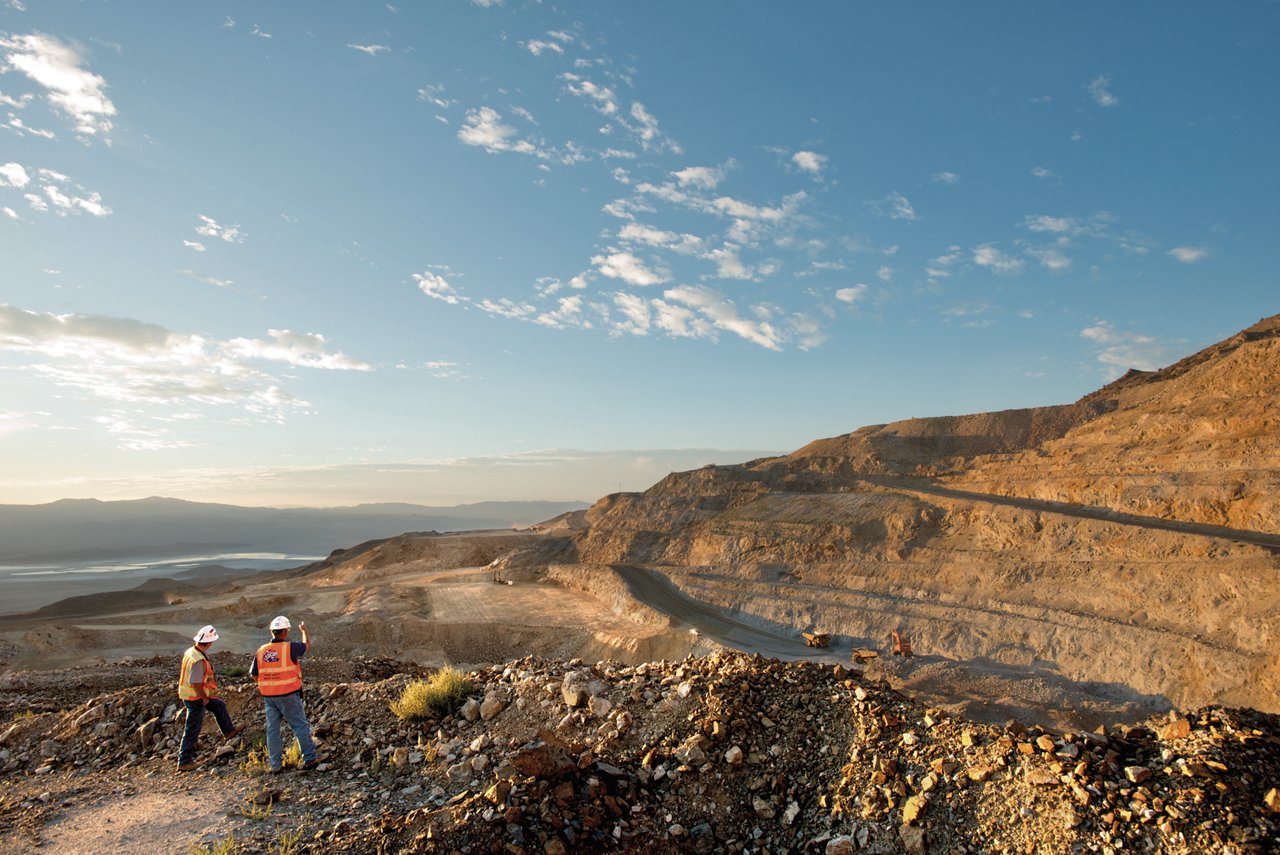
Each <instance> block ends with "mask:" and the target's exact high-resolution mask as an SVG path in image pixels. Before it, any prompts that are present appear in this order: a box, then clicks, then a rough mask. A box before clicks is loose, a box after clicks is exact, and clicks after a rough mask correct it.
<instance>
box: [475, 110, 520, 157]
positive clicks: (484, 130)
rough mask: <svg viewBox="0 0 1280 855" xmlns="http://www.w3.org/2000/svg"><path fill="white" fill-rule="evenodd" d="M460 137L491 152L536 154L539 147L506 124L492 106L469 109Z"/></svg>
mask: <svg viewBox="0 0 1280 855" xmlns="http://www.w3.org/2000/svg"><path fill="white" fill-rule="evenodd" d="M458 139H460V140H462V141H463V142H464V143H466V144H467V145H473V146H479V147H480V148H483V149H484V150H485V151H487V152H489V153H490V154H497V153H499V152H504V151H513V152H517V153H519V154H534V155H536V154H537V153H538V147H537V146H535V145H534V144H533V143H531V142H529V141H528V140H526V139H521V138H520V136H519V131H517V130H516V129H515V128H514V127H512V126H511V125H508V124H505V123H504V122H503V121H502V116H501V114H499V113H498V111H497V110H495V109H493V108H492V107H481V108H480V109H478V110H468V111H467V120H466V123H465V124H463V126H462V127H461V128H459V129H458Z"/></svg>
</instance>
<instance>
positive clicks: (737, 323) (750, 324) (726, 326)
mask: <svg viewBox="0 0 1280 855" xmlns="http://www.w3.org/2000/svg"><path fill="white" fill-rule="evenodd" d="M663 296H664V297H666V298H667V300H670V301H673V302H676V303H683V304H684V305H685V306H688V307H689V308H691V309H694V310H695V311H697V312H698V313H699V314H701V315H702V316H703V317H704V318H705V319H706V320H707V321H709V322H710V323H711V324H712V325H713V326H714V327H716V328H717V329H721V330H725V331H727V332H731V333H733V334H734V335H738V336H741V337H742V338H744V339H746V340H747V341H749V342H752V343H753V344H758V345H760V346H761V347H764V348H768V349H769V350H782V342H783V336H782V335H781V333H780V332H779V330H778V329H777V328H776V327H775V326H774V325H773V324H772V323H770V322H769V321H768V320H758V321H753V320H750V319H748V318H743V317H741V316H740V315H739V314H738V310H737V307H735V306H734V304H733V301H732V300H728V299H726V298H725V297H724V295H722V294H721V293H719V292H718V291H714V290H712V289H710V288H704V287H701V286H697V285H680V286H677V287H675V288H672V289H670V290H668V291H665V292H663ZM754 308H755V309H756V310H757V315H761V314H765V313H766V312H767V307H763V306H757V307H754ZM760 310H764V311H760Z"/></svg>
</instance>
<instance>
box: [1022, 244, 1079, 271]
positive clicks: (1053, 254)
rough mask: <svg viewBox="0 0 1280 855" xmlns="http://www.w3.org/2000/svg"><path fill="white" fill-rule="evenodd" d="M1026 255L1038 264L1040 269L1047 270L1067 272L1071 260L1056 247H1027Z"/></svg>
mask: <svg viewBox="0 0 1280 855" xmlns="http://www.w3.org/2000/svg"><path fill="white" fill-rule="evenodd" d="M1026 253H1027V255H1029V256H1031V257H1032V258H1034V259H1035V260H1036V261H1038V262H1040V266H1041V267H1044V268H1047V269H1049V270H1069V269H1070V268H1071V259H1070V258H1068V257H1067V256H1066V254H1064V253H1063V252H1062V250H1060V249H1058V248H1057V247H1052V246H1047V247H1044V246H1040V247H1037V246H1030V247H1027V250H1026Z"/></svg>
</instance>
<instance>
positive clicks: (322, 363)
mask: <svg viewBox="0 0 1280 855" xmlns="http://www.w3.org/2000/svg"><path fill="white" fill-rule="evenodd" d="M267 335H268V336H270V340H269V341H263V340H261V339H253V338H233V339H231V341H229V342H227V350H228V352H230V353H231V354H232V355H234V356H235V357H236V358H237V359H240V360H267V361H269V362H283V363H285V364H286V365H292V366H293V367H295V368H319V369H323V370H326V371H372V370H373V366H371V365H369V364H368V363H366V362H360V361H358V360H355V359H352V358H351V357H349V356H347V355H346V354H344V353H340V352H334V353H331V352H329V351H328V350H327V346H328V342H327V340H326V339H325V337H324V336H323V335H321V334H320V333H295V332H291V331H289V330H267Z"/></svg>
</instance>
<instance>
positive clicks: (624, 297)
mask: <svg viewBox="0 0 1280 855" xmlns="http://www.w3.org/2000/svg"><path fill="white" fill-rule="evenodd" d="M613 304H614V306H615V307H617V309H618V311H619V312H621V313H622V320H621V321H616V322H615V323H614V324H613V326H612V327H611V334H612V335H621V334H623V333H626V334H629V335H648V334H649V325H650V322H651V319H650V314H649V303H648V302H647V301H646V300H645V299H644V298H643V297H637V296H636V295H635V294H628V293H626V292H625V291H618V292H617V293H615V294H614V295H613Z"/></svg>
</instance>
